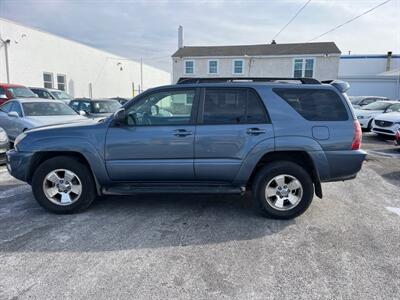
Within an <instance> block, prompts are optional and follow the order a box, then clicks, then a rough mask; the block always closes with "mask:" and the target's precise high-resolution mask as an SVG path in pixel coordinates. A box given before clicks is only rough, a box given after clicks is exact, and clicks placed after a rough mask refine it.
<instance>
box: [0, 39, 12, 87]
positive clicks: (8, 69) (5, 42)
mask: <svg viewBox="0 0 400 300" xmlns="http://www.w3.org/2000/svg"><path fill="white" fill-rule="evenodd" d="M0 42H1V43H2V44H3V45H4V56H5V59H6V76H7V83H10V67H9V65H8V45H9V44H10V40H9V39H8V40H3V39H2V38H0Z"/></svg>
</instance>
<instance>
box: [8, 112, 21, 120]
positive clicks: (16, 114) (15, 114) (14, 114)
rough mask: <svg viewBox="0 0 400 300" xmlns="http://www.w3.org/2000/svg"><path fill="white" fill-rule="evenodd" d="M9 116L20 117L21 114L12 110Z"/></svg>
mask: <svg viewBox="0 0 400 300" xmlns="http://www.w3.org/2000/svg"><path fill="white" fill-rule="evenodd" d="M8 116H9V117H11V118H19V115H18V113H17V112H16V111H10V112H9V113H8Z"/></svg>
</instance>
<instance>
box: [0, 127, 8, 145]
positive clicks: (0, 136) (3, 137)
mask: <svg viewBox="0 0 400 300" xmlns="http://www.w3.org/2000/svg"><path fill="white" fill-rule="evenodd" d="M7 141H8V136H7V133H6V132H5V131H4V129H3V128H0V143H4V142H7Z"/></svg>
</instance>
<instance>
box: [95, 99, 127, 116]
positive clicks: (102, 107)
mask: <svg viewBox="0 0 400 300" xmlns="http://www.w3.org/2000/svg"><path fill="white" fill-rule="evenodd" d="M120 107H121V104H120V103H119V102H118V101H116V100H115V101H113V100H110V101H92V113H94V114H107V113H114V112H116V111H117V110H118V109H119V108H120Z"/></svg>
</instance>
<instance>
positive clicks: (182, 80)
mask: <svg viewBox="0 0 400 300" xmlns="http://www.w3.org/2000/svg"><path fill="white" fill-rule="evenodd" d="M248 81H252V82H274V81H300V82H301V83H302V84H320V83H321V82H319V81H318V80H317V79H314V78H298V77H216V78H210V77H181V78H179V79H178V82H177V84H191V83H217V82H219V83H223V82H248Z"/></svg>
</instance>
